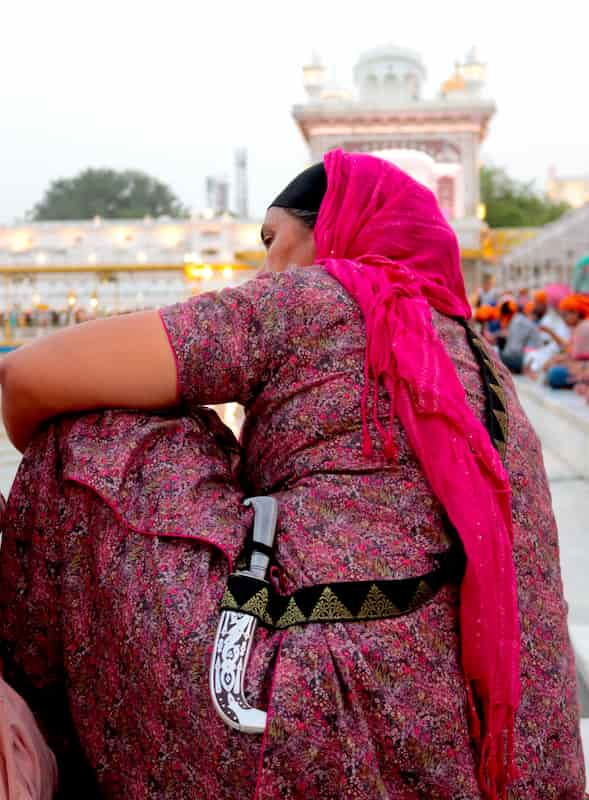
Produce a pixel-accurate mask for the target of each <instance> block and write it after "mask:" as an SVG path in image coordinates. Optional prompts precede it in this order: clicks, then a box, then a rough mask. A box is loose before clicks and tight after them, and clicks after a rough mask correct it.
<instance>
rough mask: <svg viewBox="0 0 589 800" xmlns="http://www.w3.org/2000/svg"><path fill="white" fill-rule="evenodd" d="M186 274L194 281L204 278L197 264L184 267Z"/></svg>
mask: <svg viewBox="0 0 589 800" xmlns="http://www.w3.org/2000/svg"><path fill="white" fill-rule="evenodd" d="M184 274H185V275H186V277H187V278H188V279H189V280H192V281H194V280H197V279H198V278H202V270H201V269H200V267H197V265H196V264H187V265H186V266H185V267H184Z"/></svg>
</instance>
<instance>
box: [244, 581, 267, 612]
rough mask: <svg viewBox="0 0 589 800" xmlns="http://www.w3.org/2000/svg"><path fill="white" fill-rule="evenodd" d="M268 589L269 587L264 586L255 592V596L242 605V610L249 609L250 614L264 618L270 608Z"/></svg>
mask: <svg viewBox="0 0 589 800" xmlns="http://www.w3.org/2000/svg"><path fill="white" fill-rule="evenodd" d="M268 600H269V595H268V589H267V587H265V586H264V587H263V588H262V589H260V590H259V591H257V592H256V593H255V595H254V596H253V597H250V599H249V600H248V601H247V603H245V604H244V605H243V606H242V607H241V609H240V610H241V611H247V612H248V613H249V614H253V615H254V616H255V617H259V618H260V619H264V615H265V614H266V611H267V608H268Z"/></svg>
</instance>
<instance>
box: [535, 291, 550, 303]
mask: <svg viewBox="0 0 589 800" xmlns="http://www.w3.org/2000/svg"><path fill="white" fill-rule="evenodd" d="M534 300H535V302H536V303H542V304H543V305H548V294H547V293H546V291H545V290H544V289H538V291H537V292H534Z"/></svg>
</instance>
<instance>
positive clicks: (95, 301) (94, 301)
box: [90, 294, 98, 311]
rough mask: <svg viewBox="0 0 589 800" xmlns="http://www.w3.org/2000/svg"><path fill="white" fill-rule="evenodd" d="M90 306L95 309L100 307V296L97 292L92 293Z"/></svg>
mask: <svg viewBox="0 0 589 800" xmlns="http://www.w3.org/2000/svg"><path fill="white" fill-rule="evenodd" d="M90 307H91V308H93V309H94V310H95V311H96V309H97V308H98V298H97V297H96V295H95V294H93V295H92V297H91V298H90Z"/></svg>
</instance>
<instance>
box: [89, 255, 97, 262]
mask: <svg viewBox="0 0 589 800" xmlns="http://www.w3.org/2000/svg"><path fill="white" fill-rule="evenodd" d="M97 260H98V257H97V255H96V253H88V263H89V264H96V262H97Z"/></svg>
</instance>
